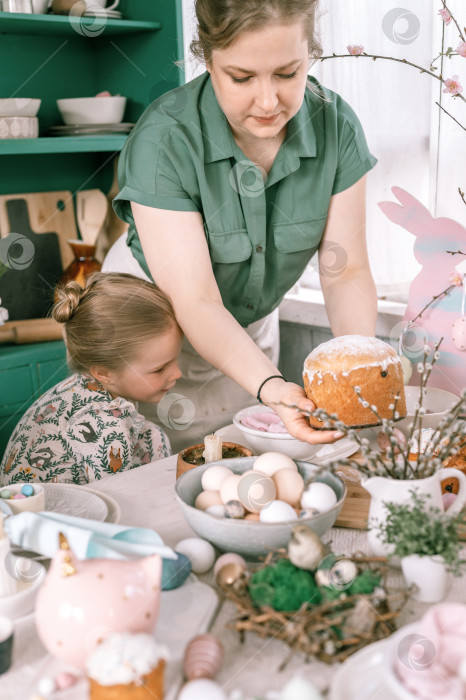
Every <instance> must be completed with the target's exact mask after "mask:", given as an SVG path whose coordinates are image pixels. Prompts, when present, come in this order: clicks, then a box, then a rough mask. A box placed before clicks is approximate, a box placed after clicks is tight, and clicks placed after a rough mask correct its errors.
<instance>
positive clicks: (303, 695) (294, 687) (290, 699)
mask: <svg viewBox="0 0 466 700" xmlns="http://www.w3.org/2000/svg"><path fill="white" fill-rule="evenodd" d="M279 699H280V700H322V695H321V693H319V691H318V690H317V688H316V687H315V686H314V685H313V684H312V683H311V682H310V681H308V680H306V679H305V678H302V677H301V676H296V677H295V678H292V679H291V681H288V683H287V684H286V685H285V687H284V688H283V690H282V692H281V693H280V695H279Z"/></svg>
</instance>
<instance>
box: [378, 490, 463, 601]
mask: <svg viewBox="0 0 466 700" xmlns="http://www.w3.org/2000/svg"><path fill="white" fill-rule="evenodd" d="M410 496H411V497H410V501H409V502H407V503H392V502H386V503H385V507H386V510H387V516H386V519H385V520H384V521H383V522H381V523H379V524H378V525H377V527H376V528H375V529H376V534H377V537H378V538H379V539H380V540H381V541H382V542H383V543H385V544H387V545H391V546H392V547H393V555H394V556H398V557H399V558H400V560H401V569H402V571H403V575H404V577H405V579H406V582H407V584H408V586H410V585H412V584H413V583H414V584H416V586H417V588H418V590H417V592H415V593H414V594H413V598H415V599H416V600H419V601H421V602H423V603H437V602H439V601H440V600H443V598H444V597H445V593H446V586H447V574H448V572H451V573H452V574H453V575H455V576H459V575H460V574H461V571H462V567H463V566H464V564H466V560H464V559H461V547H460V543H459V541H458V532H457V525H458V522H459V520H460V519H461V516H460V515H457V516H455V517H451V516H448V515H447V514H446V513H445V512H443V511H442V510H440V509H439V508H435V507H433V506H431V505H429V504H428V499H429V495H428V494H419V493H417V492H416V491H415V490H412V491H411V492H410Z"/></svg>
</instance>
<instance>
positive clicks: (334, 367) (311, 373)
mask: <svg viewBox="0 0 466 700" xmlns="http://www.w3.org/2000/svg"><path fill="white" fill-rule="evenodd" d="M368 357H370V361H367V358H368ZM390 364H401V363H400V358H399V357H398V355H397V353H396V351H395V349H394V348H392V346H391V345H389V344H388V343H385V342H384V341H383V340H380V339H379V338H371V337H368V336H364V335H342V336H339V337H338V338H332V340H328V341H327V342H326V343H321V344H320V345H318V346H317V347H316V348H314V350H313V351H312V352H311V353H310V354H309V355H308V356H307V358H306V360H305V362H304V374H305V375H307V377H308V379H309V381H311V380H312V378H313V377H315V376H317V378H318V380H320V381H322V376H323V374H326V375H327V374H331V375H333V376H332V378H333V379H334V380H335V381H338V375H340V376H344V377H347V376H348V374H349V371H351V370H355V369H361V368H362V367H380V369H381V371H383V370H386V369H387V367H388V365H390ZM309 365H311V366H312V368H311V367H309ZM315 365H317V367H316V366H315ZM337 373H338V375H337ZM320 381H319V383H320Z"/></svg>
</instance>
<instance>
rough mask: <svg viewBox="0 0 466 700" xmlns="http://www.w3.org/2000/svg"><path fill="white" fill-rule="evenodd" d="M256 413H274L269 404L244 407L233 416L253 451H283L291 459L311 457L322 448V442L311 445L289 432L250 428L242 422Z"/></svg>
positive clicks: (257, 452) (261, 452)
mask: <svg viewBox="0 0 466 700" xmlns="http://www.w3.org/2000/svg"><path fill="white" fill-rule="evenodd" d="M255 413H274V411H273V410H272V409H271V408H270V407H269V406H250V407H249V408H243V409H242V410H241V411H238V413H237V414H236V415H235V416H233V423H234V425H235V427H236V428H238V430H240V431H241V432H242V434H243V435H244V438H245V440H246V442H247V444H248V446H249V447H250V448H251V449H252V451H253V452H254V453H255V454H257V455H261V454H263V453H264V452H281V453H282V454H285V455H288V457H291V459H304V460H308V459H311V458H312V457H313V456H314V455H315V454H316V453H317V452H318V451H319V450H320V449H321V448H322V444H319V445H310V444H309V443H308V442H301V440H297V439H296V438H295V437H292V436H291V435H290V434H289V433H269V432H265V431H263V430H255V429H254V428H248V426H247V425H243V424H242V423H241V419H242V418H244V417H245V416H251V415H252V416H253V415H254V414H255Z"/></svg>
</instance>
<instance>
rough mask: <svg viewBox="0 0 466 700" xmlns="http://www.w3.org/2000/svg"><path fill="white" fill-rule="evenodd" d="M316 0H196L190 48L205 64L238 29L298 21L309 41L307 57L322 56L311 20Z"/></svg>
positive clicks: (229, 40) (249, 29) (313, 23)
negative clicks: (195, 31)
mask: <svg viewBox="0 0 466 700" xmlns="http://www.w3.org/2000/svg"><path fill="white" fill-rule="evenodd" d="M318 2H319V0H196V17H197V21H198V36H197V39H195V40H194V41H192V42H191V51H192V53H193V54H194V56H195V57H196V58H197V59H199V60H200V61H205V62H206V63H209V61H210V60H211V58H212V51H215V50H219V49H224V48H226V47H227V46H229V45H230V44H231V43H232V42H233V41H234V40H235V39H236V37H237V36H238V35H239V34H241V33H242V32H248V31H253V30H255V29H260V28H262V27H264V26H265V25H266V24H270V23H271V22H283V23H284V24H285V23H286V24H290V23H292V22H296V21H302V22H303V26H304V29H305V32H306V35H307V37H308V41H309V56H310V57H311V58H318V57H319V56H321V55H322V46H321V45H320V43H319V40H318V39H317V36H316V31H315V19H316V11H317V6H318Z"/></svg>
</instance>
